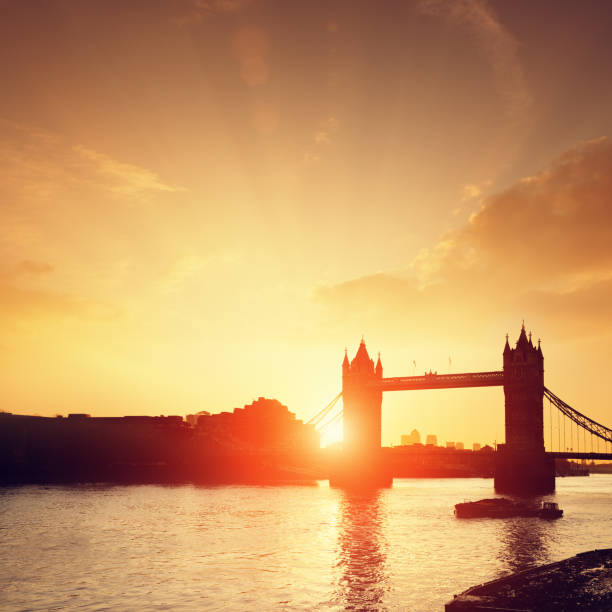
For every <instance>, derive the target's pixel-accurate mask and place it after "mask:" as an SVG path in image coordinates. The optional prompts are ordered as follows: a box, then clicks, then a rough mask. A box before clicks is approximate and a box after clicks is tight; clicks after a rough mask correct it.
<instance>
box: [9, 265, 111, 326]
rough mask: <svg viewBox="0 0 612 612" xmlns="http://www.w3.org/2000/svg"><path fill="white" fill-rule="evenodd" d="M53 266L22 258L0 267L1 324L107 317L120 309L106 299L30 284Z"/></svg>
mask: <svg viewBox="0 0 612 612" xmlns="http://www.w3.org/2000/svg"><path fill="white" fill-rule="evenodd" d="M53 270H54V267H53V266H52V265H51V264H49V263H47V262H43V261H35V260H23V261H20V262H18V263H17V264H16V265H13V266H6V265H5V266H4V267H3V268H2V269H0V319H1V320H2V324H3V325H5V326H8V325H10V324H11V323H15V322H17V321H23V320H31V319H49V318H50V319H57V318H78V319H87V320H101V321H104V320H110V319H115V318H117V317H118V316H119V315H120V314H121V310H120V309H119V308H118V307H117V306H115V305H113V304H110V303H105V302H101V301H97V300H91V299H85V298H78V297H75V296H74V295H72V294H70V293H68V292H60V291H56V290H49V289H41V288H40V287H34V286H32V283H36V281H37V280H38V279H39V278H40V277H44V276H47V275H49V274H51V273H52V272H53Z"/></svg>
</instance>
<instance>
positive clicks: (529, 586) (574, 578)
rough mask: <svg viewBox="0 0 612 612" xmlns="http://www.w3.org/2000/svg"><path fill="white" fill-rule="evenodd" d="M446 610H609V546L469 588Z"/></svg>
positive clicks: (611, 572) (611, 565)
mask: <svg viewBox="0 0 612 612" xmlns="http://www.w3.org/2000/svg"><path fill="white" fill-rule="evenodd" d="M444 609H445V611H446V612H476V611H484V610H487V611H488V612H494V611H499V612H501V611H502V610H504V611H507V612H510V611H515V612H518V611H520V612H549V611H551V612H552V611H553V610H554V611H555V612H575V611H581V610H588V611H590V612H595V611H597V612H604V611H605V612H609V611H610V610H612V548H608V549H603V550H593V551H590V552H585V553H581V554H579V555H576V556H575V557H570V558H569V559H565V560H564V561H558V562H557V563H551V564H549V565H542V566H540V567H535V568H532V569H529V570H526V571H523V572H519V573H516V574H512V575H511V576H506V577H504V578H499V579H498V580H493V581H491V582H485V583H484V584H480V585H478V586H474V587H471V588H469V589H468V590H467V591H464V592H463V593H461V594H460V595H455V598H454V599H453V600H452V601H451V602H449V603H447V604H446V606H445V608H444Z"/></svg>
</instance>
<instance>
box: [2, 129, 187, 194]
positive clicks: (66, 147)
mask: <svg viewBox="0 0 612 612" xmlns="http://www.w3.org/2000/svg"><path fill="white" fill-rule="evenodd" d="M0 164H1V166H2V181H3V185H2V188H3V189H4V190H5V191H6V190H11V191H12V195H14V196H15V195H20V196H22V197H23V198H24V199H27V200H33V199H51V198H54V197H57V196H58V194H59V193H60V192H62V191H65V190H66V189H83V188H84V187H86V188H90V189H91V188H93V189H96V190H101V191H104V192H107V193H114V194H117V195H121V196H127V197H129V198H131V199H132V200H135V199H139V200H141V201H142V200H143V199H146V198H147V196H148V195H150V194H152V193H155V192H175V191H183V189H182V188H181V187H177V186H174V185H170V184H167V183H165V182H163V181H162V180H161V179H160V178H159V177H158V176H157V174H155V173H154V172H152V171H151V170H147V169H145V168H141V167H139V166H136V165H133V164H128V163H125V162H122V161H119V160H116V159H113V158H112V157H110V156H109V155H106V154H105V153H101V152H98V151H94V150H93V149H90V148H87V147H85V146H83V145H79V144H77V145H72V146H71V145H70V144H69V143H67V142H66V141H65V140H64V139H63V138H62V137H61V136H60V135H59V134H54V133H52V132H49V131H46V130H42V129H40V128H36V127H31V126H24V125H20V124H15V123H11V122H8V121H5V120H0Z"/></svg>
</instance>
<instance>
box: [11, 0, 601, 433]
mask: <svg viewBox="0 0 612 612" xmlns="http://www.w3.org/2000/svg"><path fill="white" fill-rule="evenodd" d="M0 11H1V14H2V19H0V38H1V40H2V41H3V42H2V53H1V54H0V76H1V79H2V84H3V87H2V96H0V173H1V175H0V330H1V333H0V390H1V391H0V393H1V395H0V397H1V405H0V409H3V410H6V411H9V412H14V413H24V414H40V415H54V414H67V413H69V412H87V413H90V414H92V415H93V416H104V415H111V416H112V415H124V414H152V415H153V414H181V415H184V414H189V413H193V412H196V411H199V410H208V411H211V412H220V411H223V410H232V409H233V408H234V407H238V406H243V405H245V404H249V403H251V401H253V399H255V398H257V397H259V396H264V397H272V398H276V399H278V400H280V401H281V402H282V403H283V404H286V405H287V406H288V407H289V409H290V410H291V411H292V412H295V413H296V414H297V416H298V418H302V419H305V420H306V419H308V418H309V417H310V416H312V415H314V414H315V413H316V412H318V411H319V410H320V409H321V408H322V407H323V406H324V405H325V404H326V403H327V402H328V401H329V400H331V399H332V398H333V397H334V396H335V395H336V394H337V393H338V391H339V390H340V386H341V362H342V358H343V356H344V349H345V347H346V348H348V351H349V354H350V356H351V357H352V356H353V355H354V353H355V351H356V350H357V347H358V344H359V342H360V340H361V337H362V336H363V337H364V338H365V342H366V344H367V347H368V350H369V351H370V353H371V355H372V356H374V358H375V356H376V353H377V352H378V351H380V353H381V359H382V363H383V367H384V373H385V376H406V375H412V374H414V373H419V374H420V373H422V372H423V371H429V370H430V369H431V370H433V371H438V372H439V373H446V372H449V371H450V372H464V371H465V372H469V371H489V370H498V369H501V366H502V358H501V352H502V350H503V346H504V342H505V335H506V333H509V334H510V340H511V342H514V341H516V339H517V338H518V334H519V331H520V327H521V322H522V321H523V320H524V321H525V325H526V327H527V329H528V330H533V334H534V336H533V337H534V340H535V339H537V338H541V340H542V350H543V352H544V358H545V384H546V386H547V387H549V388H550V389H551V390H552V391H553V392H554V393H556V394H557V395H559V396H560V397H562V398H563V399H564V400H565V401H566V402H568V403H569V404H571V405H572V406H573V407H575V408H576V409H578V410H579V411H581V412H584V413H586V414H588V415H589V416H590V417H592V418H594V419H595V420H597V421H599V422H602V423H603V424H605V425H608V426H610V424H611V423H612V408H611V407H610V401H609V379H608V368H609V361H610V349H609V346H610V342H611V340H612V306H611V304H612V230H611V227H610V221H611V220H612V219H611V217H612V210H611V207H612V140H611V138H612V112H611V111H610V109H611V108H612V38H611V37H610V36H609V32H610V30H611V29H612V5H610V4H609V3H607V2H601V1H589V0H585V1H583V2H580V3H576V2H566V1H562V0H561V1H560V0H555V1H554V2H553V1H549V2H538V3H532V2H527V1H522V0H515V1H513V2H501V1H493V0H491V1H488V2H487V1H486V0H457V1H456V2H445V1H442V0H422V1H417V0H415V1H412V2H410V1H398V2H394V1H391V0H389V1H386V2H369V1H361V0H350V1H329V2H322V1H321V2H318V1H316V0H311V1H309V2H285V1H281V0H278V1H268V0H252V1H247V0H175V1H173V2H162V1H158V0H146V1H145V0H127V1H122V2H118V1H113V0H111V1H109V0H89V1H88V2H82V1H81V0H54V1H52V2H47V1H42V0H41V1H34V0H0ZM414 363H416V367H415V366H414ZM503 423H504V414H503V391H502V390H501V388H493V389H473V390H466V389H462V390H446V391H420V392H403V393H400V392H398V393H388V394H386V395H385V398H384V401H383V440H382V442H383V443H384V444H398V443H399V441H400V436H401V434H402V433H408V432H410V431H411V430H412V429H414V428H416V429H418V430H419V431H420V432H421V434H422V435H423V436H424V435H426V434H429V433H434V434H437V435H438V439H439V441H440V442H444V441H446V440H454V441H458V440H460V441H463V442H465V443H466V444H471V443H472V442H481V443H485V442H489V443H491V442H493V441H497V442H499V441H502V440H503V436H504V425H503Z"/></svg>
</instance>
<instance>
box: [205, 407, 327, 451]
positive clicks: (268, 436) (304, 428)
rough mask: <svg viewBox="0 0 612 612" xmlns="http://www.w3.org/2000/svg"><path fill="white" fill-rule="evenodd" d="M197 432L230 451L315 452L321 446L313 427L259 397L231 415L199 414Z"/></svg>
mask: <svg viewBox="0 0 612 612" xmlns="http://www.w3.org/2000/svg"><path fill="white" fill-rule="evenodd" d="M196 431H197V432H198V434H200V435H204V436H206V437H208V438H210V439H211V440H212V441H214V442H216V443H217V444H220V445H224V446H227V447H230V448H232V447H233V448H253V449H261V448H266V449H269V450H273V449H277V450H278V449H292V450H309V451H312V450H315V449H318V448H319V446H320V441H319V434H318V432H317V430H316V429H315V427H314V425H306V424H304V423H303V422H302V421H301V420H299V419H296V418H295V414H294V413H293V412H289V410H288V408H287V406H284V405H283V404H281V403H280V402H279V401H278V400H275V399H266V398H264V397H260V398H258V399H257V400H256V401H254V402H253V403H252V404H248V405H246V406H244V408H234V411H233V412H220V413H218V414H209V413H205V414H200V415H199V416H198V419H197V426H196Z"/></svg>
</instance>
